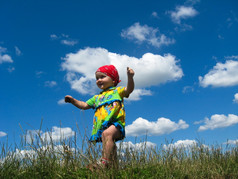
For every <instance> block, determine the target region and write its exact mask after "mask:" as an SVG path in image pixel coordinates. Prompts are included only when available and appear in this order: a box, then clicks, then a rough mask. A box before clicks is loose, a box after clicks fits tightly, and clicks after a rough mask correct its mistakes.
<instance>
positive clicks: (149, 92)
mask: <svg viewBox="0 0 238 179" xmlns="http://www.w3.org/2000/svg"><path fill="white" fill-rule="evenodd" d="M0 20H1V28H0V84H1V87H0V119H1V125H0V141H1V142H5V141H7V140H8V142H10V143H18V142H19V141H20V135H22V129H23V131H24V132H25V133H26V134H29V133H30V132H32V133H34V131H37V130H38V131H39V130H41V133H42V135H44V134H46V133H45V132H46V131H49V130H50V131H52V134H51V135H52V136H53V138H54V140H56V141H57V139H59V133H60V132H61V133H64V136H65V137H71V136H72V135H73V132H74V131H76V132H78V128H77V126H76V123H77V124H78V127H79V129H80V130H81V131H85V129H86V131H87V134H88V135H90V132H91V127H92V118H93V110H87V111H81V110H79V109H77V108H75V107H74V106H73V105H70V104H65V103H64V102H63V98H64V96H65V95H72V96H73V97H75V98H76V99H79V100H83V101H86V100H87V99H89V98H90V97H91V96H92V95H93V94H96V93H98V92H99V90H98V89H97V87H96V84H95V79H94V72H95V70H96V69H97V68H98V67H100V66H102V65H105V64H114V65H115V66H116V67H117V68H118V71H119V74H120V77H121V80H122V82H121V83H120V85H122V86H124V85H126V67H127V66H130V67H131V68H133V69H134V71H135V84H136V89H135V91H134V92H133V94H132V95H131V96H130V98H129V99H127V100H125V105H126V113H127V117H126V132H127V137H126V139H125V142H128V143H129V142H131V143H132V144H135V136H137V138H136V140H137V141H136V142H138V143H139V142H140V141H141V140H144V139H145V134H147V141H149V142H150V144H151V145H158V146H160V145H161V144H163V143H164V142H165V140H167V141H169V142H170V141H172V144H173V145H178V144H179V143H183V144H184V145H186V144H191V143H193V142H198V141H201V142H203V143H205V144H208V145H214V144H221V145H223V144H225V143H226V142H229V144H234V143H236V142H237V141H238V138H237V137H238V136H237V130H238V113H237V111H238V110H237V109H238V46H237V41H238V33H237V32H238V2H237V1H236V0H226V1H211V0H210V1H203V0H187V1H174V0H171V1H156V0H141V1H135V0H130V1H125V0H122V1H109V0H101V1H96V0H89V1H79V0H78V1H76V0H69V1H64V0H57V1H55V0H52V1H46V0H43V1H32V0H31V1H30V0H25V1H14V0H9V1H0ZM41 121H43V123H42V125H41ZM21 128H22V129H21ZM27 131H28V132H27ZM29 131H30V132H29Z"/></svg>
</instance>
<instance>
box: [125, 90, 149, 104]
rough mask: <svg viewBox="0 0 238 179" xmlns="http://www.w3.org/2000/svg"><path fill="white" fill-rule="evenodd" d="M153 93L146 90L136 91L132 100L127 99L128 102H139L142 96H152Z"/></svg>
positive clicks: (131, 95)
mask: <svg viewBox="0 0 238 179" xmlns="http://www.w3.org/2000/svg"><path fill="white" fill-rule="evenodd" d="M151 95H152V92H151V91H150V90H146V89H135V90H134V91H133V92H132V93H131V94H130V98H127V99H126V100H128V101H139V100H141V96H151Z"/></svg>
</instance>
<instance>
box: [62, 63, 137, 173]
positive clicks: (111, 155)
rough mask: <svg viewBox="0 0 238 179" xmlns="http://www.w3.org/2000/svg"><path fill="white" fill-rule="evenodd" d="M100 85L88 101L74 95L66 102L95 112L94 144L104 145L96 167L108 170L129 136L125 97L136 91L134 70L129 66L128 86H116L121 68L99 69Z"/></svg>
mask: <svg viewBox="0 0 238 179" xmlns="http://www.w3.org/2000/svg"><path fill="white" fill-rule="evenodd" d="M95 76H96V84H97V86H98V88H100V89H101V90H102V91H101V93H100V94H98V95H95V96H93V97H92V98H90V99H89V100H88V101H86V102H83V101H78V100H77V99H75V98H73V97H72V96H69V95H67V96H65V102H67V103H71V104H73V105H74V106H76V107H78V108H80V109H84V110H85V109H90V108H92V109H94V110H95V114H94V118H93V129H92V135H91V137H90V139H89V140H90V141H91V142H102V144H103V151H102V158H101V159H100V161H99V162H98V164H92V165H90V166H89V169H92V168H94V169H95V168H98V167H102V168H107V167H110V166H111V165H112V164H113V163H115V162H116V150H117V149H116V144H115V142H116V141H118V140H122V139H123V138H124V137H125V109H124V103H123V98H124V97H126V98H128V97H129V95H130V94H131V93H132V91H133V90H134V79H133V76H134V71H133V69H131V68H129V67H127V78H128V81H127V86H126V87H116V86H117V85H118V83H119V82H120V80H119V75H118V72H117V69H116V68H115V67H114V66H113V65H105V66H102V67H100V68H98V69H97V71H96V73H95Z"/></svg>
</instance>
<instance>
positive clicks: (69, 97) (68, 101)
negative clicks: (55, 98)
mask: <svg viewBox="0 0 238 179" xmlns="http://www.w3.org/2000/svg"><path fill="white" fill-rule="evenodd" d="M64 101H65V102H66V103H73V102H74V98H73V97H72V96H70V95H67V96H65V97H64Z"/></svg>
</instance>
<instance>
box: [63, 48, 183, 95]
mask: <svg viewBox="0 0 238 179" xmlns="http://www.w3.org/2000/svg"><path fill="white" fill-rule="evenodd" d="M63 60H64V61H63V63H62V64H61V67H62V69H63V70H65V71H66V80H67V81H68V82H69V83H70V85H71V88H72V89H74V90H76V91H78V92H79V93H82V94H95V92H97V86H96V85H95V71H96V70H97V68H99V67H100V66H102V65H108V64H113V65H114V66H115V67H116V68H117V70H118V72H119V75H120V79H121V81H122V82H121V83H120V84H119V85H121V86H126V84H127V75H126V68H127V67H128V66H129V67H131V68H132V69H134V71H135V76H134V79H135V84H136V88H137V89H141V88H146V87H150V86H156V85H159V84H161V83H166V82H169V81H177V80H179V79H180V78H182V76H183V71H182V69H181V68H180V66H179V65H178V60H176V58H175V56H173V55H171V54H167V55H165V56H161V55H155V54H152V53H146V54H144V55H143V56H142V57H141V58H136V57H130V56H127V55H120V54H117V53H112V52H108V50H106V49H103V48H86V49H83V50H79V51H78V52H76V53H69V54H67V55H66V57H65V58H63ZM145 93H146V95H149V91H145V90H140V91H136V92H135V95H137V99H138V94H142V95H143V94H144V95H145Z"/></svg>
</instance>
